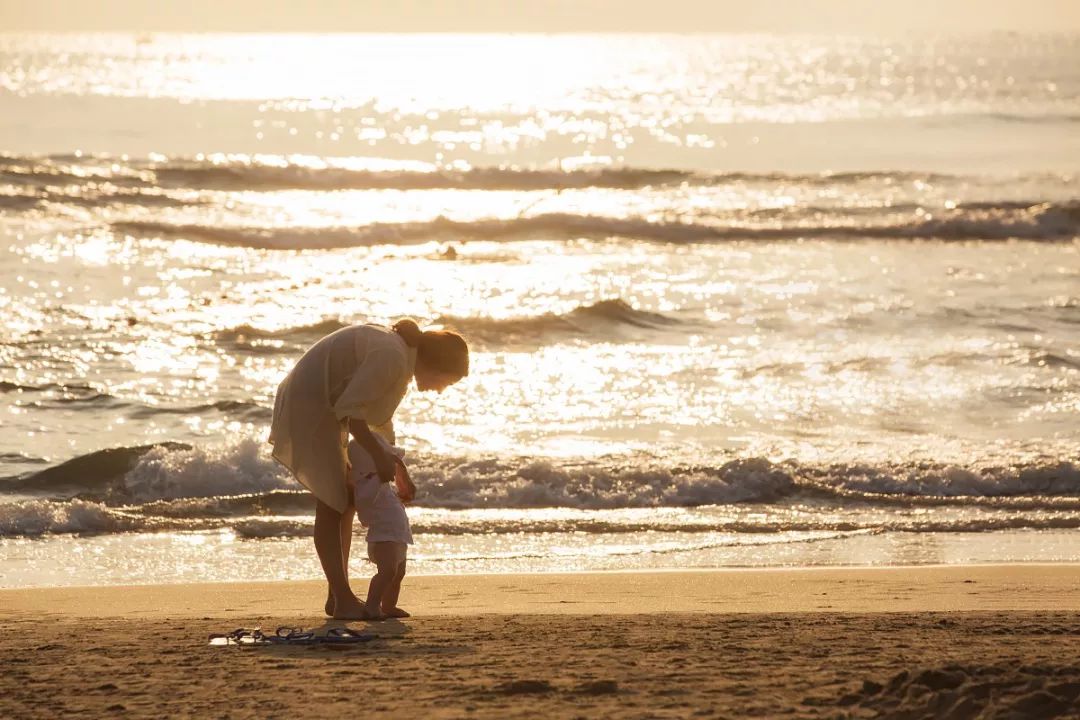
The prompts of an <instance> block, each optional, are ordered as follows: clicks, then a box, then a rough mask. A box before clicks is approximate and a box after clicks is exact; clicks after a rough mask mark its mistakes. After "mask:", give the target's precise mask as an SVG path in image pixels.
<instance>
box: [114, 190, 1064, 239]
mask: <svg viewBox="0 0 1080 720" xmlns="http://www.w3.org/2000/svg"><path fill="white" fill-rule="evenodd" d="M839 219H840V218H838V221H837V222H835V223H826V224H812V223H808V222H803V221H798V222H793V223H787V224H769V225H761V224H759V225H752V224H720V223H716V222H708V223H706V222H687V221H682V220H670V221H665V220H650V219H645V218H616V217H604V216H598V215H575V214H571V213H545V214H541V215H533V216H526V217H517V218H509V219H485V220H474V221H460V220H451V219H448V218H445V217H439V218H436V219H434V220H430V221H426V222H412V223H376V224H372V225H365V226H359V227H325V228H315V227H291V228H268V227H221V226H211V225H199V224H188V225H183V224H173V223H161V222H154V221H132V222H117V223H113V224H112V229H113V231H114V232H116V233H119V234H123V235H131V236H135V237H151V238H163V239H181V240H192V241H197V242H206V243H214V244H219V245H235V246H241V247H251V248H266V249H276V250H303V249H329V248H342V247H367V246H375V245H399V244H411V243H421V242H427V241H432V240H443V241H445V240H487V241H513V240H528V239H545V240H565V239H573V238H596V239H604V238H613V237H620V238H629V239H634V240H643V241H651V242H664V243H708V242H727V241H748V242H753V241H786V240H800V239H808V240H814V239H820V240H828V239H837V240H863V239H865V240H920V239H940V240H958V241H965V240H1007V239H1018V240H1069V239H1072V238H1075V237H1078V236H1080V202H1070V203H1042V204H1038V205H1032V206H1025V207H1016V206H1015V204H1013V203H1006V204H1003V205H1001V206H993V207H979V208H957V209H956V210H944V211H942V212H941V213H940V214H939V215H933V214H922V215H915V216H912V217H908V218H904V219H899V220H895V221H892V222H891V223H886V222H877V223H868V224H858V225H857V224H843V223H841V222H839Z"/></svg>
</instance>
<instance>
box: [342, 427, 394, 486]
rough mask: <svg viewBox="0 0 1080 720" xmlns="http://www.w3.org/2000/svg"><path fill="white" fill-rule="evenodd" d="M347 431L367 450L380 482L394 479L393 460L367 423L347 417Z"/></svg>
mask: <svg viewBox="0 0 1080 720" xmlns="http://www.w3.org/2000/svg"><path fill="white" fill-rule="evenodd" d="M349 432H351V433H352V436H353V437H354V438H356V442H358V443H360V447H362V448H364V450H366V451H367V453H368V455H370V456H371V459H372V460H373V461H374V462H375V471H376V472H377V473H379V480H381V481H382V482H386V483H388V482H393V481H394V460H393V457H392V456H390V455H389V453H387V452H386V451H385V450H383V447H382V445H381V444H379V441H378V440H376V439H375V436H374V435H373V434H372V433H371V429H370V428H369V427H368V424H367V423H366V422H364V421H363V420H358V419H356V418H349Z"/></svg>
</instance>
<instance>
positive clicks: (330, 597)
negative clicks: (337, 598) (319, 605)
mask: <svg viewBox="0 0 1080 720" xmlns="http://www.w3.org/2000/svg"><path fill="white" fill-rule="evenodd" d="M323 612H325V613H326V617H334V593H332V592H329V591H327V593H326V604H325V605H323Z"/></svg>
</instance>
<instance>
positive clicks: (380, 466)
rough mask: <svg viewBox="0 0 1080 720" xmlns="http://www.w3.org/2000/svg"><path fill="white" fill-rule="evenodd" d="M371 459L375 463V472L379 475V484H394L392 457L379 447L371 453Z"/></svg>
mask: <svg viewBox="0 0 1080 720" xmlns="http://www.w3.org/2000/svg"><path fill="white" fill-rule="evenodd" d="M371 458H372V460H374V461H375V472H377V473H379V482H384V483H391V482H394V456H393V455H391V454H390V453H388V452H386V451H385V450H383V449H382V448H381V447H380V448H378V451H377V452H374V453H372V455H371Z"/></svg>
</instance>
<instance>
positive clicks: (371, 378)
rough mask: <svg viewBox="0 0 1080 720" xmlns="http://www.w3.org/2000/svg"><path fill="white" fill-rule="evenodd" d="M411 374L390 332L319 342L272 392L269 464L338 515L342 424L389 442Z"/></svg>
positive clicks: (361, 328) (372, 330)
mask: <svg viewBox="0 0 1080 720" xmlns="http://www.w3.org/2000/svg"><path fill="white" fill-rule="evenodd" d="M415 368H416V348H411V347H409V346H408V345H407V344H406V343H405V340H404V339H403V338H402V337H401V336H400V335H398V334H397V333H396V332H394V331H393V330H391V329H389V328H384V327H381V326H378V325H350V326H349V327H345V328H342V329H341V330H338V331H337V332H334V333H331V334H329V335H327V336H326V337H324V338H323V339H321V340H319V341H318V342H317V343H315V344H314V345H312V346H311V347H310V348H309V349H308V351H307V352H306V353H304V355H303V356H302V357H301V358H300V360H298V361H297V363H296V366H295V367H294V368H293V369H292V371H291V372H289V374H288V375H287V376H286V377H285V379H284V380H282V381H281V384H280V385H278V389H277V396H276V397H275V398H274V418H273V421H272V422H271V424H270V438H269V441H270V443H271V444H272V445H273V446H274V450H273V456H274V458H275V459H276V460H277V461H278V462H280V463H281V464H282V465H284V466H285V467H287V468H289V470H291V471H292V473H293V475H295V476H296V479H297V480H298V481H300V483H301V484H302V485H303V486H304V487H306V488H307V489H308V490H310V491H311V492H312V493H313V494H314V495H315V497H317V498H318V499H319V500H321V501H323V502H324V503H326V504H327V505H329V506H330V507H332V508H334V509H335V510H337V511H338V512H344V511H345V508H346V507H347V506H348V502H349V500H348V492H347V490H346V484H345V483H346V467H345V446H346V443H347V442H348V439H349V432H348V420H349V418H356V419H359V420H364V421H366V422H367V423H368V425H370V426H371V429H372V430H374V431H375V432H377V433H380V434H382V435H384V436H386V437H388V439H389V440H390V442H394V430H393V422H392V419H393V416H394V411H395V410H396V409H397V407H398V405H399V404H400V403H401V400H402V398H404V397H405V393H406V392H407V391H408V387H409V381H410V380H412V377H413V371H414V370H415Z"/></svg>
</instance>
